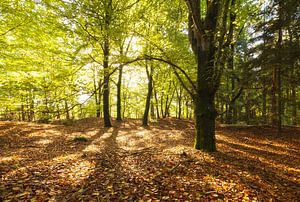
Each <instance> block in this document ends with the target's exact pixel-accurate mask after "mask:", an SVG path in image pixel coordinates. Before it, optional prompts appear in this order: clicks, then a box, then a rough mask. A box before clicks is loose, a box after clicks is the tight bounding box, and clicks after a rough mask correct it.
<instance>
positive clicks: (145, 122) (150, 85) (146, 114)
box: [143, 62, 153, 126]
mask: <svg viewBox="0 0 300 202" xmlns="http://www.w3.org/2000/svg"><path fill="white" fill-rule="evenodd" d="M148 68H149V67H148V65H147V62H146V71H147V77H148V93H147V99H146V106H145V112H144V116H143V126H148V121H149V110H150V103H151V97H152V90H153V76H152V67H150V70H149V69H148Z"/></svg>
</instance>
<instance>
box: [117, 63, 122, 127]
mask: <svg viewBox="0 0 300 202" xmlns="http://www.w3.org/2000/svg"><path fill="white" fill-rule="evenodd" d="M122 74H123V66H122V65H120V66H119V78H118V83H117V121H122V106H121V102H122V99H121V88H122Z"/></svg>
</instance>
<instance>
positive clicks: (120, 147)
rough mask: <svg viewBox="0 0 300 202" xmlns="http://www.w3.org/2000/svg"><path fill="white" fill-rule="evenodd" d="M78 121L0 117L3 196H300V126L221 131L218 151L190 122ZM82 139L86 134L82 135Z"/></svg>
mask: <svg viewBox="0 0 300 202" xmlns="http://www.w3.org/2000/svg"><path fill="white" fill-rule="evenodd" d="M140 125H141V123H140V121H137V120H125V121H124V122H122V123H118V122H115V123H114V126H115V127H114V128H110V129H106V128H103V127H102V123H101V122H100V121H99V120H97V119H87V120H80V121H76V122H74V123H73V124H72V125H69V126H64V125H60V124H56V125H51V124H49V125H46V124H32V123H17V122H0V129H1V131H0V153H1V156H0V177H1V179H0V201H1V200H12V201H16V200H17V201H26V200H32V201H46V200H53V201H81V200H83V201H103V200H104V201H107V200H109V201H135V200H140V199H142V200H150V199H152V200H162V201H167V200H175V199H178V200H189V201H209V200H225V201H226V200H234V201H249V200H250V201H264V200H269V199H274V200H279V201H297V199H298V198H299V197H300V196H299V174H300V168H299V165H300V158H299V156H300V155H299V154H300V151H299V132H300V129H299V128H297V127H294V128H285V129H284V133H283V136H282V137H276V136H275V135H272V134H276V133H275V132H274V131H275V130H274V129H273V128H271V127H227V126H222V127H219V128H218V130H217V146H218V152H215V153H211V154H208V153H203V152H200V151H196V150H194V149H193V147H192V146H193V140H194V128H193V123H192V122H190V121H178V120H175V119H166V120H160V121H159V122H158V123H152V124H151V125H150V126H149V127H146V128H145V127H141V126H140ZM76 138H79V140H80V138H82V139H83V140H84V141H76Z"/></svg>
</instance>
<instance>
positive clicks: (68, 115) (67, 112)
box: [65, 100, 70, 120]
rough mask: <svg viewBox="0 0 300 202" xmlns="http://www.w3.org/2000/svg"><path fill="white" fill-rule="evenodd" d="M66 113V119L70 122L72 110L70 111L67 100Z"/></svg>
mask: <svg viewBox="0 0 300 202" xmlns="http://www.w3.org/2000/svg"><path fill="white" fill-rule="evenodd" d="M65 113H66V119H67V120H69V119H70V110H69V105H68V101H67V100H65Z"/></svg>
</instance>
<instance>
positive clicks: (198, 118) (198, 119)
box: [194, 91, 216, 152]
mask: <svg viewBox="0 0 300 202" xmlns="http://www.w3.org/2000/svg"><path fill="white" fill-rule="evenodd" d="M194 110H195V124H196V125H195V127H196V138H195V148H196V149H199V150H203V151H208V152H212V151H216V140H215V117H216V112H215V106H214V96H213V95H212V94H211V93H209V92H208V91H202V92H200V94H199V95H198V97H197V98H195V99H194Z"/></svg>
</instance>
